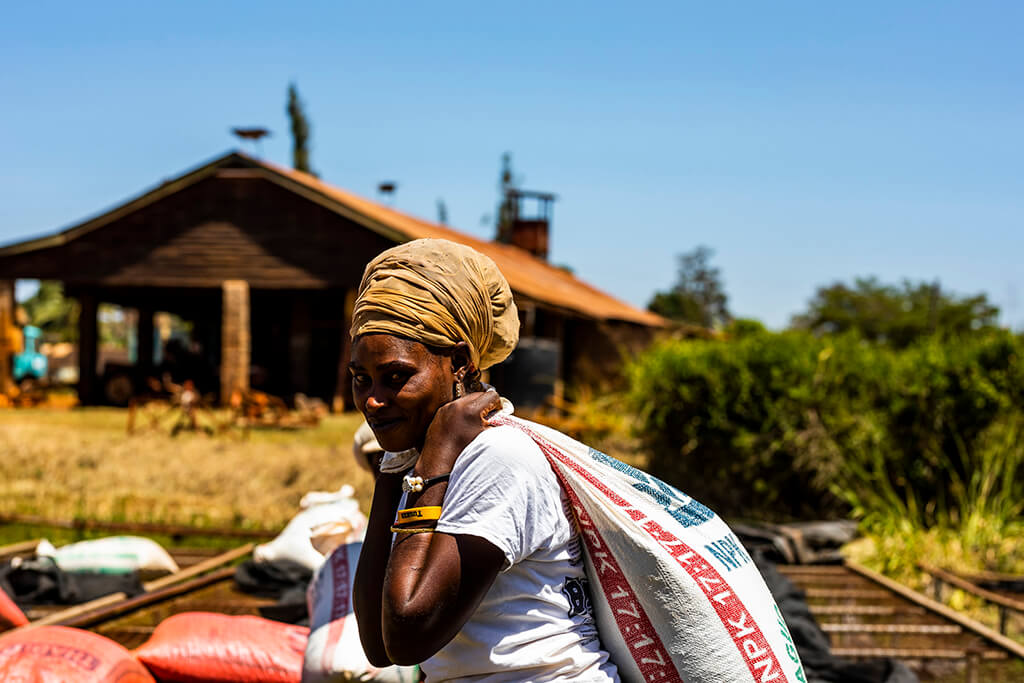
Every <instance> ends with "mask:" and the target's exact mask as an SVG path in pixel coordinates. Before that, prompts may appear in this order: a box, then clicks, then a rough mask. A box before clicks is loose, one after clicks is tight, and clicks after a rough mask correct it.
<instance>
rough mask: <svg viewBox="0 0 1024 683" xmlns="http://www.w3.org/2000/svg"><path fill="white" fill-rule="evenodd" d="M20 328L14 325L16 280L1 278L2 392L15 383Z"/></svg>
mask: <svg viewBox="0 0 1024 683" xmlns="http://www.w3.org/2000/svg"><path fill="white" fill-rule="evenodd" d="M17 332H18V330H17V328H16V327H15V325H14V280H0V394H6V393H7V392H8V390H10V388H11V387H12V386H13V385H14V376H13V374H12V373H13V371H14V369H13V367H12V366H11V358H12V356H13V355H14V352H15V347H16V344H15V338H14V335H15V334H17Z"/></svg>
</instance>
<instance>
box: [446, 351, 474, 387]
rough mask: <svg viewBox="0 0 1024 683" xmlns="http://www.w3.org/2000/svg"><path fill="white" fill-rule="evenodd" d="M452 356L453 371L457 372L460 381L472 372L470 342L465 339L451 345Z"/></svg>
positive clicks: (456, 375)
mask: <svg viewBox="0 0 1024 683" xmlns="http://www.w3.org/2000/svg"><path fill="white" fill-rule="evenodd" d="M451 354H452V355H451V358H452V372H454V373H455V377H456V378H457V379H459V380H460V381H461V380H462V379H463V378H465V377H466V375H468V374H472V372H473V370H475V369H476V368H474V367H473V361H472V360H470V357H469V344H467V343H466V342H464V341H460V342H459V343H458V344H456V345H455V346H453V347H451Z"/></svg>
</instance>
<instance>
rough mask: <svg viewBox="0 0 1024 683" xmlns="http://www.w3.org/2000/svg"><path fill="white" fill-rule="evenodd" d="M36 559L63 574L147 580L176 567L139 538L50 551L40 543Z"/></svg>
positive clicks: (160, 550)
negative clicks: (47, 561) (140, 576)
mask: <svg viewBox="0 0 1024 683" xmlns="http://www.w3.org/2000/svg"><path fill="white" fill-rule="evenodd" d="M36 555H38V556H40V557H52V558H53V560H54V562H56V563H57V566H58V567H60V568H61V569H63V570H64V571H66V572H103V573H106V574H130V573H131V572H134V571H138V572H139V573H140V574H144V575H147V576H160V575H163V574H173V573H174V572H176V571H178V564H177V563H176V562H175V561H174V558H172V557H171V556H170V555H169V554H168V553H167V551H166V550H164V549H163V548H161V547H160V544H159V543H157V542H156V541H154V540H152V539H149V538H143V537H141V536H108V537H107V538H97V539H95V540H92V541H79V542H78V543H72V544H70V545H65V546H61V547H60V548H54V547H53V546H52V545H50V544H49V543H45V542H44V543H40V544H39V547H38V548H36Z"/></svg>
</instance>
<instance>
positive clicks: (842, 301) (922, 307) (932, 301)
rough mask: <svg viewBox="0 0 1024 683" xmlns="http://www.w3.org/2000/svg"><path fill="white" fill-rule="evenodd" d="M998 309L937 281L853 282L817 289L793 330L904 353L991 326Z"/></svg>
mask: <svg viewBox="0 0 1024 683" xmlns="http://www.w3.org/2000/svg"><path fill="white" fill-rule="evenodd" d="M998 317H999V308H998V307H997V306H995V305H994V304H992V303H991V302H990V301H989V300H988V298H987V297H986V295H985V294H976V295H974V296H964V297H960V296H957V295H955V294H952V293H950V292H948V291H943V290H942V287H941V286H940V285H939V283H938V282H934V283H929V282H920V283H912V282H910V281H909V280H904V281H903V283H902V285H900V286H894V285H886V284H883V283H881V282H879V281H878V279H877V278H874V277H870V278H858V279H856V280H854V283H853V285H847V284H843V283H841V282H836V283H833V284H831V285H828V286H824V287H819V288H818V291H817V292H816V293H815V295H814V297H813V298H812V299H811V301H810V303H809V304H808V307H807V311H806V312H804V313H801V314H799V315H797V316H795V317H794V318H793V320H792V326H793V327H795V328H798V329H806V330H810V331H812V332H814V333H815V334H841V333H844V332H855V333H857V334H859V335H860V336H861V337H863V338H864V339H867V340H869V341H873V342H878V343H883V344H888V345H890V346H892V347H894V348H905V347H907V346H908V345H910V344H912V343H913V342H915V341H917V340H918V339H921V338H922V337H926V336H930V335H938V336H940V337H950V336H958V335H962V334H967V333H970V332H975V331H978V330H981V329H985V328H992V327H994V326H995V325H996V322H997V319H998Z"/></svg>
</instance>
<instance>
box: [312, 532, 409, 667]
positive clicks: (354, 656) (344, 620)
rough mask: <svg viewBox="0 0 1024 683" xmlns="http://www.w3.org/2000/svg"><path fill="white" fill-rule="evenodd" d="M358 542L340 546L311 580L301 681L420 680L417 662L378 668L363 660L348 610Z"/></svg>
mask: <svg viewBox="0 0 1024 683" xmlns="http://www.w3.org/2000/svg"><path fill="white" fill-rule="evenodd" d="M362 547H363V544H362V543H350V544H348V545H343V546H339V547H338V548H337V549H335V550H334V552H332V553H331V555H330V556H329V557H328V558H327V561H326V562H324V564H323V566H322V567H320V570H319V571H317V573H316V575H315V576H314V577H313V582H312V583H311V584H310V585H309V590H308V592H307V593H306V596H307V600H308V603H309V619H310V630H309V642H308V643H307V644H306V656H305V658H304V659H303V661H302V683H328V681H348V680H352V681H380V682H381V683H415V682H416V681H419V680H420V672H419V667H416V666H389V667H387V668H385V669H377V668H376V667H374V666H372V665H371V664H370V663H369V662H368V661H367V660H366V655H365V654H364V653H363V646H362V643H360V642H359V627H358V626H357V624H356V617H355V614H353V612H352V582H353V580H354V579H355V574H356V565H357V564H358V563H359V551H360V550H362Z"/></svg>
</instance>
